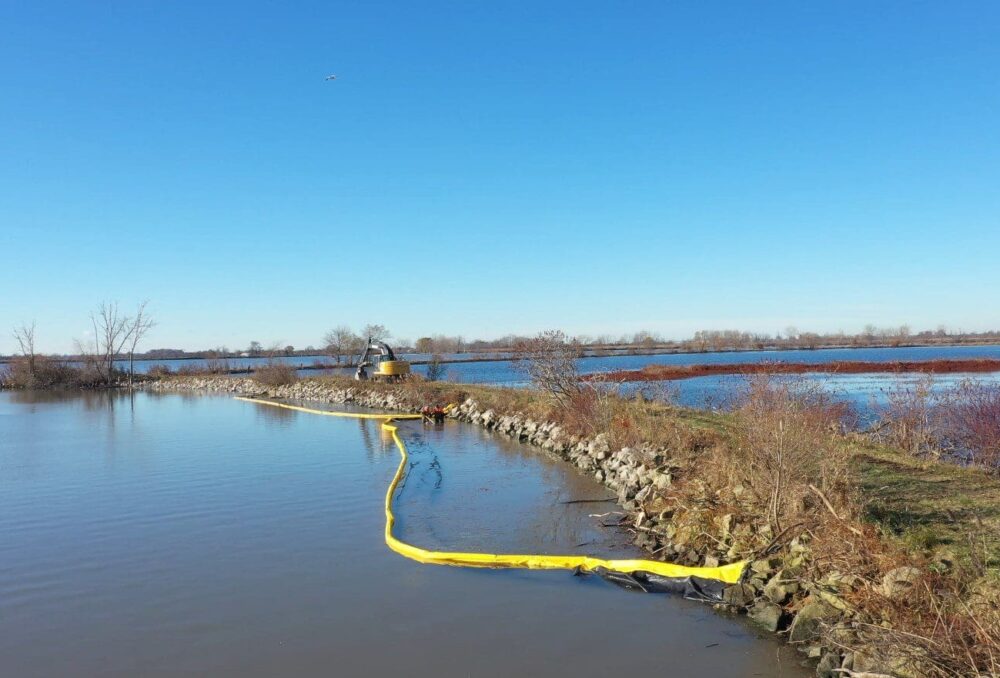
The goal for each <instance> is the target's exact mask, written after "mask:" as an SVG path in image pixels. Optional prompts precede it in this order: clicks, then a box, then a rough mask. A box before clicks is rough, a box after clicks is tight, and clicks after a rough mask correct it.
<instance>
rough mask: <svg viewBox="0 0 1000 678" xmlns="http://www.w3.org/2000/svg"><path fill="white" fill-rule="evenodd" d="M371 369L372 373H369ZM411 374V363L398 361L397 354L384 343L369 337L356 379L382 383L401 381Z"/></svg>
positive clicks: (355, 374) (359, 362)
mask: <svg viewBox="0 0 1000 678" xmlns="http://www.w3.org/2000/svg"><path fill="white" fill-rule="evenodd" d="M369 369H371V370H372V371H371V373H369V371H368V370H369ZM409 373H410V363H408V362H407V361H405V360H398V359H397V358H396V354H395V353H393V352H392V349H391V348H390V347H389V345H388V344H387V343H385V342H384V341H376V340H374V339H372V338H371V337H368V344H367V345H366V346H365V352H364V353H363V354H362V356H361V359H360V360H359V361H358V370H357V372H355V373H354V378H355V379H357V380H358V381H366V380H368V379H373V380H377V381H378V380H381V381H401V380H402V379H403V378H404V377H405V376H406V375H408V374H409Z"/></svg>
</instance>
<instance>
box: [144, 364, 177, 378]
mask: <svg viewBox="0 0 1000 678" xmlns="http://www.w3.org/2000/svg"><path fill="white" fill-rule="evenodd" d="M146 373H147V374H148V375H149V376H151V377H168V376H170V375H171V374H173V370H171V369H170V366H169V365H153V366H152V367H150V368H149V370H147V372H146Z"/></svg>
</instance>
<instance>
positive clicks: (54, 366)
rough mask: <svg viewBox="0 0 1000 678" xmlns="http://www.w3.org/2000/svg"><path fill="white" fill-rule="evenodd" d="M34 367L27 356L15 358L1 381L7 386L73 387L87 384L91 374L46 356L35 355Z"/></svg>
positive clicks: (33, 387)
mask: <svg viewBox="0 0 1000 678" xmlns="http://www.w3.org/2000/svg"><path fill="white" fill-rule="evenodd" d="M33 363H34V369H32V361H29V360H28V359H27V358H15V359H14V360H12V361H11V362H10V363H9V364H8V365H7V367H6V369H5V370H4V371H3V374H2V375H0V383H3V385H4V386H6V387H7V388H24V389H36V388H37V389H40V388H73V387H77V386H87V385H89V383H90V375H89V374H88V373H87V372H86V370H83V369H81V368H79V367H75V366H73V365H67V364H66V363H64V362H62V361H58V360H53V359H51V358H46V357H45V356H35V358H34V361H33Z"/></svg>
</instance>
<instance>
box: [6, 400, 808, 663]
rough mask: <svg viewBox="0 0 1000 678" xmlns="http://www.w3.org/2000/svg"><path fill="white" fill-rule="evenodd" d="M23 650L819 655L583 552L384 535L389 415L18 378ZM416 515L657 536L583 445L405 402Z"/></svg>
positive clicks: (499, 526)
mask: <svg viewBox="0 0 1000 678" xmlns="http://www.w3.org/2000/svg"><path fill="white" fill-rule="evenodd" d="M0 431H2V433H3V435H2V436H0V473H2V478H3V492H2V493H0V536H2V539H0V673H2V674H3V675H10V676H19V677H28V676H61V675H73V676H134V675H144V676H173V675H179V674H195V675H206V674H207V675H228V676H236V675H239V676H274V675H297V676H298V675H334V674H335V675H368V676H382V675H397V674H402V673H406V674H409V675H438V676H506V675H511V674H515V673H519V674H521V675H552V676H563V675H565V676H570V675H572V676H606V675H609V674H614V675H641V674H643V673H646V674H650V673H653V672H655V673H658V674H659V673H664V672H665V671H669V672H670V673H671V674H672V675H705V676H755V675H756V676H806V675H810V671H808V670H806V669H803V668H801V667H800V665H799V658H798V656H797V655H796V654H795V653H794V652H792V651H790V650H788V649H787V648H783V647H781V646H779V645H778V644H777V643H776V642H775V641H774V640H773V639H770V638H760V637H758V635H757V634H756V633H755V632H754V631H752V630H751V629H750V628H749V627H748V626H747V625H746V624H745V623H744V622H743V621H742V620H735V619H729V618H727V617H724V616H720V615H719V614H717V613H715V612H713V611H712V610H711V609H710V608H709V607H707V606H704V605H701V604H698V603H693V602H689V601H685V600H683V599H680V598H677V597H671V596H662V595H643V594H634V593H629V592H626V591H624V590H621V589H618V588H616V587H614V586H612V585H610V584H607V583H605V582H603V581H602V580H600V579H598V578H595V577H586V578H584V577H573V576H572V575H570V574H568V573H565V572H526V571H483V570H465V569H459V568H448V567H435V566H429V565H420V564H417V563H414V562H412V561H409V560H406V559H404V558H402V557H400V556H398V555H396V554H394V553H392V552H390V551H389V550H388V549H387V548H386V547H385V544H384V543H383V540H382V527H383V522H382V521H383V513H382V499H383V493H384V490H385V487H386V484H387V482H388V481H389V479H390V478H391V476H392V474H393V472H394V470H395V466H396V463H397V457H396V452H395V449H394V448H393V447H392V445H391V443H390V441H389V440H388V439H386V438H385V437H384V435H383V433H382V432H381V431H380V430H379V428H378V425H377V422H364V421H358V420H341V419H331V418H326V417H317V416H313V415H308V414H302V413H296V412H291V411H287V410H277V409H273V408H264V407H261V406H257V405H253V404H251V403H243V402H237V401H234V400H232V399H229V398H221V397H209V396H190V397H182V396H179V395H154V394H145V393H143V394H137V395H135V396H134V397H129V396H126V395H119V394H109V393H92V394H75V395H64V396H61V395H57V394H44V395H38V394H30V393H2V394H0ZM400 431H401V433H402V434H403V436H404V438H405V439H406V441H407V445H408V447H409V450H410V454H411V461H412V463H413V466H412V468H411V469H410V473H409V476H408V478H407V480H406V482H405V485H404V486H403V487H402V490H401V492H400V494H399V496H398V500H397V505H396V510H397V515H398V520H399V522H398V523H397V529H398V532H397V534H398V536H399V537H400V538H402V539H404V540H406V541H409V542H411V543H416V544H420V545H422V546H426V547H431V548H448V549H454V550H492V551H508V550H510V551H514V550H517V551H527V552H538V553H591V554H595V555H604V556H625V555H638V551H637V550H635V549H634V548H633V547H632V546H630V545H629V544H628V542H627V539H626V538H625V537H624V536H623V535H621V534H618V533H616V532H614V531H611V530H608V529H607V528H603V527H601V526H600V522H601V520H602V518H600V517H596V516H594V515H592V514H597V513H604V512H606V511H610V510H612V509H613V508H614V506H613V505H611V504H592V503H588V504H565V503H562V502H565V501H569V500H573V499H581V498H587V499H593V498H600V497H604V496H607V495H606V491H605V490H604V489H603V488H601V487H600V486H599V485H597V484H596V483H595V482H593V481H592V480H590V479H589V478H586V477H584V476H582V475H580V474H579V473H577V472H576V471H575V470H574V469H573V468H571V467H570V466H569V465H567V464H565V463H563V462H560V461H556V460H553V459H549V458H547V457H546V456H544V455H543V454H540V453H538V452H536V451H535V450H533V449H530V448H527V447H525V446H522V445H520V444H517V443H513V442H511V441H508V440H506V439H502V438H496V437H493V436H492V435H491V434H489V433H488V432H485V431H483V430H481V429H478V428H474V427H471V426H466V425H463V424H459V423H455V422H449V423H447V424H446V425H445V426H444V427H443V428H437V429H435V428H424V427H423V425H421V424H419V423H413V422H407V423H401V428H400Z"/></svg>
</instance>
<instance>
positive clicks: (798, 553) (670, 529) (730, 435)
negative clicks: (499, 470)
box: [157, 377, 1000, 677]
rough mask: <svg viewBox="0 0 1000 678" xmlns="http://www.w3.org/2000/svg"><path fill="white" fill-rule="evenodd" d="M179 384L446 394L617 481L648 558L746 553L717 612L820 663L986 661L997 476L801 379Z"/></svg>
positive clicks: (488, 421) (354, 397)
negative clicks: (686, 383)
mask: <svg viewBox="0 0 1000 678" xmlns="http://www.w3.org/2000/svg"><path fill="white" fill-rule="evenodd" d="M188 382H191V380H188ZM194 382H195V384H194V386H193V387H195V388H217V389H220V390H227V391H230V392H247V391H249V392H255V393H258V394H261V395H267V396H270V397H278V398H301V399H317V400H326V401H329V402H345V401H350V402H356V403H359V404H367V405H371V406H378V407H391V408H400V409H419V408H420V407H422V406H424V405H444V404H447V403H453V402H454V403H461V406H460V407H459V408H458V409H457V410H456V411H455V415H456V416H458V417H459V418H462V419H463V420H466V421H469V422H471V423H474V424H477V425H481V426H485V427H487V428H489V429H491V430H494V431H496V432H497V433H499V434H504V435H509V436H512V437H516V438H518V439H520V440H522V441H524V442H527V443H531V444H535V445H538V446H541V447H544V448H545V449H547V450H551V451H552V452H553V453H555V454H558V455H560V456H561V457H563V458H564V459H566V460H567V461H569V462H570V463H573V464H575V465H577V466H578V467H579V468H580V469H581V471H583V472H585V473H588V474H590V475H593V476H594V477H595V478H596V479H597V480H598V481H600V482H603V483H604V484H606V485H607V486H608V487H609V488H610V489H612V490H613V491H614V492H616V493H617V495H618V499H619V503H620V504H621V506H622V507H623V509H624V511H623V513H622V515H621V516H620V527H621V528H622V529H625V530H628V531H629V532H631V533H632V535H633V536H634V538H635V541H636V543H638V544H639V545H641V546H642V547H644V548H646V549H647V550H648V551H649V552H650V553H651V554H652V556H653V557H656V558H660V559H663V560H667V561H671V562H678V563H685V564H707V565H711V564H716V563H718V562H731V561H734V560H738V559H748V560H750V561H751V562H752V565H751V567H750V568H749V570H748V576H747V578H746V581H745V582H744V583H743V584H740V585H737V586H734V587H731V589H728V590H727V592H726V596H727V597H726V600H727V605H726V606H725V607H726V609H727V610H731V611H736V612H741V613H746V614H748V615H749V616H750V617H751V618H752V619H754V620H755V621H756V622H757V623H758V624H760V625H761V626H762V627H764V628H766V629H768V630H770V631H774V632H776V633H779V634H781V635H782V636H784V637H786V638H787V639H788V640H789V641H790V642H792V643H794V644H795V645H796V646H798V647H799V648H800V649H801V650H802V651H803V652H804V653H805V654H807V655H809V656H811V657H813V658H814V659H815V660H816V661H817V670H818V673H819V675H824V676H836V675H852V674H857V675H864V674H876V675H878V674H881V675H895V676H942V677H943V676H976V675H997V674H998V672H1000V663H998V662H1000V480H998V479H997V478H996V477H995V476H992V475H989V474H987V473H985V472H983V471H981V470H977V469H972V468H961V467H958V466H955V465H951V464H947V463H943V462H940V461H936V460H934V459H929V458H922V457H917V456H914V455H913V454H911V453H909V452H907V451H905V450H904V449H902V448H899V447H893V446H891V445H884V444H877V443H875V442H873V441H872V440H871V439H869V438H866V437H863V436H861V435H859V434H857V433H853V432H850V431H849V430H847V429H844V428H842V427H840V426H838V421H839V416H840V413H839V412H838V410H837V408H836V407H835V406H833V405H832V404H831V403H829V402H827V401H825V400H824V399H822V398H818V397H816V394H814V393H808V392H807V393H800V392H792V391H788V390H786V389H785V388H784V387H781V386H780V385H779V386H777V387H776V386H775V385H774V384H773V383H768V382H766V381H762V382H759V383H757V384H756V385H753V386H752V387H751V390H750V391H749V392H748V394H747V398H746V399H745V400H744V403H743V404H742V405H741V406H740V407H738V408H737V409H735V410H734V411H732V412H729V413H721V414H720V413H711V412H704V411H693V410H687V409H683V408H678V407H673V406H670V405H667V404H663V403H655V402H646V401H643V400H635V399H622V398H619V397H616V396H610V395H602V394H601V393H600V392H598V391H595V390H593V389H581V390H580V391H577V392H574V393H571V394H568V395H567V394H560V393H550V392H546V391H544V390H515V389H506V388H496V387H486V386H469V385H458V384H449V383H431V382H425V381H420V380H412V381H409V382H406V383H402V384H396V385H387V384H375V383H367V382H366V383H358V382H354V381H352V380H349V379H345V378H341V377H320V378H313V379H305V380H300V381H293V382H291V383H285V384H280V385H278V384H272V385H267V384H262V383H259V382H256V381H254V380H250V379H240V380H231V379H229V380H227V379H215V380H204V379H202V380H194ZM182 383H186V382H184V380H173V381H171V380H166V381H164V382H161V383H160V384H158V385H157V387H158V388H170V387H171V385H173V386H179V385H181V384H182Z"/></svg>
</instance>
